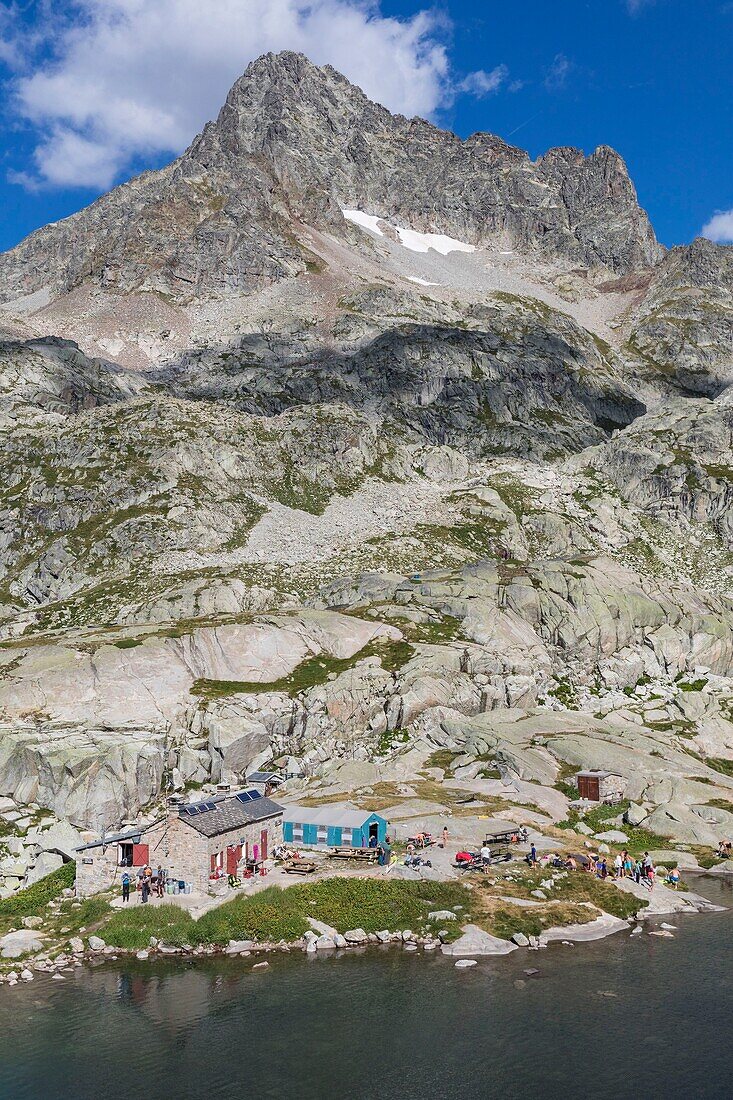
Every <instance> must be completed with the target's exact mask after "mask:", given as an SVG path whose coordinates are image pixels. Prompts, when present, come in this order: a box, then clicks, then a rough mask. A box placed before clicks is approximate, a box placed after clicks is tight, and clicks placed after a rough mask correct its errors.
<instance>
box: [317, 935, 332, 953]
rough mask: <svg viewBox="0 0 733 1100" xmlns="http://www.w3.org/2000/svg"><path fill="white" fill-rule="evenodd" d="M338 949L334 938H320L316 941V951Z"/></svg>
mask: <svg viewBox="0 0 733 1100" xmlns="http://www.w3.org/2000/svg"><path fill="white" fill-rule="evenodd" d="M335 947H336V941H335V939H334V937H333V936H319V937H318V939H317V940H316V951H332V950H333V949H334V948H335Z"/></svg>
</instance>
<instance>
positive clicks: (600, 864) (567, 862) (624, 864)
mask: <svg viewBox="0 0 733 1100" xmlns="http://www.w3.org/2000/svg"><path fill="white" fill-rule="evenodd" d="M483 855H484V849H483V848H482V849H481V856H482V857H483ZM609 858H610V857H609ZM525 859H526V861H527V863H529V865H530V866H531V867H533V866H535V865H536V864H538V863H541V864H552V866H553V867H561V868H564V869H565V870H568V871H574V870H576V868H577V867H578V863H580V865H581V866H582V868H583V870H584V871H587V872H589V873H590V874H592V875H595V876H596V878H600V879H607V878H614V879H622V878H629V879H632V880H633V881H634V882H637V883H640V884H641V885H642V886H646V887H647V889H649V890H652V889H653V888H654V882H655V879H656V876H657V869H656V867H655V866H654V862H653V860H652V858H651V856H650V855H649V853H648V852H644V855H643V856H642V857H641V858H637V857H635V856H632V855H630V854H629V852H628V851H627V850H626V849H624V850H623V851H622V852H619V853H618V854H617V855H616V856H615V858H614V860H613V864H611V863H610V862H609V859H607V858H606V856H604V855H602V854H595V853H593V852H589V853H588V855H587V856H579V857H577V858H576V857H575V856H573V855H569V856H566V857H563V856H558V855H543V856H540V857H538V855H537V849H536V847H535V846H534V844H533V845H532V846H531V848H530V850H529V853H528V854H527V855H526V856H525ZM664 881H665V883H666V884H667V885H668V886H672V887H673V888H674V889H675V890H676V889H677V886H678V885H679V882H680V869H679V867H678V866H677V865H675V866H674V867H673V868H672V870H671V871H668V872H667V875H666V877H665V880H664Z"/></svg>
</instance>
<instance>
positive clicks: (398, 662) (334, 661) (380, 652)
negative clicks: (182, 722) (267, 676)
mask: <svg viewBox="0 0 733 1100" xmlns="http://www.w3.org/2000/svg"><path fill="white" fill-rule="evenodd" d="M414 652H415V650H414V649H413V647H412V646H411V645H410V644H409V642H391V641H387V642H372V643H370V644H369V645H368V646H365V647H364V649H362V650H360V651H359V652H358V653H355V654H354V656H353V657H345V658H343V659H341V658H337V657H328V656H325V655H322V656H319V657H310V658H308V660H306V661H302V662H301V663H300V664H299V665H298V667H297V668H295V669H293V671H292V672H291V673H290V674H289V675H288V676H282V677H281V678H280V679H279V680H271V681H270V682H269V683H254V682H250V681H244V680H207V679H199V680H195V681H194V683H193V685H192V687H191V692H192V694H193V695H200V696H202V697H203V698H205V699H219V698H222V697H226V696H229V695H239V694H245V693H257V692H263V691H284V692H286V693H287V694H288V695H298V694H300V693H301V692H303V691H307V690H308V688H312V687H318V686H319V685H320V684H325V683H326V681H327V680H328V679H329V678H330V677H332V676H339V675H341V673H344V672H348V671H349V669H352V668H353V667H354V666H355V664H356V663H357V661H361V660H364V658H365V657H379V659H380V661H381V663H382V668H384V669H385V671H387V672H392V673H395V672H398V671H399V669H400V668H402V666H403V665H404V664H406V663H407V661H409V660H410V658H411V657H412V656H413V654H414Z"/></svg>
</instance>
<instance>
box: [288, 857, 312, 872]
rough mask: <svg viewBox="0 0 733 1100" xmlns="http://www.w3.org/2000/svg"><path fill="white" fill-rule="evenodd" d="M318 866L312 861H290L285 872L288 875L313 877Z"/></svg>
mask: <svg viewBox="0 0 733 1100" xmlns="http://www.w3.org/2000/svg"><path fill="white" fill-rule="evenodd" d="M316 867H317V864H316V863H315V862H314V860H312V859H289V860H288V861H287V862H286V863H285V865H284V867H283V870H284V871H285V874H286V875H312V874H313V872H314V871H315V870H316Z"/></svg>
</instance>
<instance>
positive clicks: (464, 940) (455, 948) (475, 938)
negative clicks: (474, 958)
mask: <svg viewBox="0 0 733 1100" xmlns="http://www.w3.org/2000/svg"><path fill="white" fill-rule="evenodd" d="M441 950H442V952H443V954H444V955H508V954H509V953H510V952H511V951H516V950H517V946H516V944H514V943H509V941H508V940H500V939H498V937H496V936H492V935H490V934H489V933H488V932H484V930H483V928H479V927H478V925H475V924H467V925H465V926H464V928H463V935H462V936H461V938H460V939H458V940H456V941H455V943H444V944H443V946H442V948H441Z"/></svg>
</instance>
